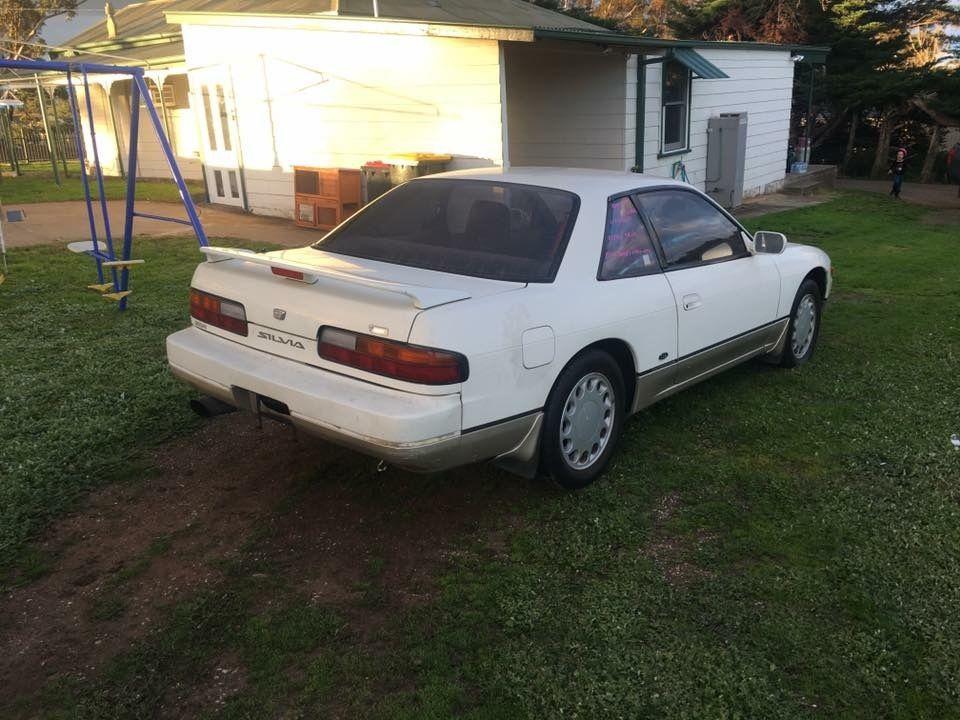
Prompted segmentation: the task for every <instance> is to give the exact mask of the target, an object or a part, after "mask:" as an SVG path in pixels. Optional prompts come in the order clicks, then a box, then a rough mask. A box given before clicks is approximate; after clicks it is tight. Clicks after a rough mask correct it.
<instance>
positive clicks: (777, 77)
mask: <svg viewBox="0 0 960 720" xmlns="http://www.w3.org/2000/svg"><path fill="white" fill-rule="evenodd" d="M697 52H698V53H699V54H700V55H702V56H703V57H705V58H706V59H707V60H709V61H710V62H712V63H713V64H714V65H716V66H717V67H718V68H720V69H721V70H723V71H724V72H725V73H726V74H727V75H729V76H730V77H729V79H722V80H700V79H694V80H693V81H692V82H693V95H692V100H691V115H690V151H689V152H687V153H684V154H683V155H673V156H668V157H662V158H660V157H657V154H658V153H659V152H660V92H661V84H660V78H661V74H660V73H661V67H662V65H660V64H659V63H658V64H653V65H648V66H647V78H646V95H645V115H646V117H645V132H644V143H643V151H644V152H643V172H644V174H647V175H657V176H662V177H670V172H671V168H672V167H673V164H674V163H675V162H676V161H677V160H679V159H682V160H683V162H684V164H685V165H686V168H687V175H688V176H689V178H690V181H691V182H692V183H693V184H694V185H696V186H697V187H698V188H700V189H701V190H702V189H704V179H705V174H706V159H707V121H708V119H709V118H711V117H715V116H717V115H719V114H720V113H725V112H746V113H747V151H746V160H745V167H744V176H743V196H744V197H749V196H751V195H757V194H760V193H763V192H767V191H771V190H774V189H775V188H776V187H777V186H778V185H779V184H780V183H781V182H782V181H783V178H784V176H785V175H786V166H787V145H788V142H789V137H790V106H791V102H792V97H793V68H794V63H793V62H792V61H791V59H790V51H789V50H746V49H740V48H730V49H724V48H709V49H707V48H704V49H697Z"/></svg>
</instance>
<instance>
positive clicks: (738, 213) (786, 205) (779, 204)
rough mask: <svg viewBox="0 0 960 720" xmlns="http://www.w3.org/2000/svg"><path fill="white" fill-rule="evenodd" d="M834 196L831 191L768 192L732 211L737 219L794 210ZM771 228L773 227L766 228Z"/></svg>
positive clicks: (750, 198) (750, 199)
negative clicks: (814, 192) (795, 193)
mask: <svg viewBox="0 0 960 720" xmlns="http://www.w3.org/2000/svg"><path fill="white" fill-rule="evenodd" d="M833 198H834V194H833V193H829V192H824V193H817V194H813V195H787V194H786V193H770V194H769V195H755V196H753V197H749V198H747V199H746V200H744V201H743V205H741V206H740V207H738V208H737V209H736V210H734V211H733V215H734V217H736V218H737V219H738V220H745V219H747V218H753V217H759V216H761V215H769V214H770V213H776V212H783V211H784V210H796V209H798V208H805V207H811V206H813V205H819V204H821V203H825V202H827V201H828V200H832V199H833ZM767 229H768V230H773V229H774V228H767Z"/></svg>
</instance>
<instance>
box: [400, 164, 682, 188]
mask: <svg viewBox="0 0 960 720" xmlns="http://www.w3.org/2000/svg"><path fill="white" fill-rule="evenodd" d="M431 178H434V179H436V178H451V179H453V178H456V179H462V180H500V181H503V182H512V183H519V184H521V185H539V186H541V187H549V188H556V189H558V190H568V191H570V192H573V193H577V194H581V193H601V194H605V195H615V194H617V193H621V192H627V191H629V190H636V189H639V188H646V187H663V186H671V185H679V186H685V187H690V186H689V185H686V184H685V183H682V182H679V181H677V180H670V179H668V178H662V177H654V176H651V175H642V174H638V173H632V172H620V171H617V170H591V169H587V168H559V167H510V168H502V167H487V168H473V169H470V170H453V171H452V172H444V173H437V174H435V175H425V176H423V177H421V178H418V179H420V180H426V179H431Z"/></svg>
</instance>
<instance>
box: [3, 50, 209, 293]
mask: <svg viewBox="0 0 960 720" xmlns="http://www.w3.org/2000/svg"><path fill="white" fill-rule="evenodd" d="M0 69H8V70H24V71H28V72H31V73H64V74H65V75H66V88H67V99H68V102H69V104H70V112H71V115H72V116H73V123H74V127H75V128H76V130H77V132H76V139H77V157H78V158H79V160H80V184H81V185H82V187H83V197H84V201H85V203H86V209H87V220H88V222H89V226H90V241H91V244H90V247H89V249H87V250H85V251H84V252H86V254H88V255H90V256H91V257H92V258H93V259H94V261H95V262H96V266H97V279H98V282H99V283H100V285H101V286H103V285H112V287H113V292H112V293H109V294H107V297H110V298H112V299H116V300H117V301H118V307H119V309H120V310H121V311H122V310H125V309H126V307H127V297H128V296H129V294H130V291H129V288H130V266H131V265H133V264H135V263H137V262H142V261H132V259H131V257H130V253H131V252H132V250H133V224H134V219H135V218H138V217H139V218H149V219H151V220H162V221H165V222H172V223H179V224H181V225H189V226H191V227H192V228H193V231H194V233H195V234H196V236H197V241H198V242H199V243H200V246H201V247H206V246H208V245H209V244H210V243H209V242H208V241H207V235H206V233H205V232H204V230H203V225H202V224H201V223H200V216H199V214H198V213H197V208H196V205H194V202H193V198H191V197H190V192H189V191H188V190H187V186H186V183H185V182H184V180H183V175H182V174H181V173H180V168H179V166H178V165H177V160H176V157H175V156H174V154H173V150H172V148H171V147H170V142H169V140H168V139H167V135H166V133H165V132H164V129H163V123H162V122H161V121H160V116H159V115H158V114H157V109H156V107H155V106H154V104H153V98H152V97H151V96H150V91H149V89H148V88H147V83H146V78H145V75H144V69H143V68H140V67H130V66H122V65H102V64H98V63H73V62H65V61H59V60H3V59H0ZM91 74H109V75H127V76H129V77H130V80H131V86H130V132H129V142H128V144H129V154H128V157H127V164H126V167H127V178H126V179H127V188H126V208H125V214H124V224H123V244H122V246H121V248H120V254H119V255H117V253H116V249H115V247H114V237H113V234H112V232H111V228H110V217H109V214H108V212H107V200H106V197H105V196H104V187H103V168H102V167H101V165H100V151H99V149H98V148H97V137H96V132H94V121H93V106H92V104H91V101H90V85H89V77H88V76H89V75H91ZM77 76H79V77H80V78H81V80H82V87H83V90H84V98H85V101H86V102H85V105H86V108H85V109H86V115H87V118H86V124H87V127H88V128H89V130H90V133H89V134H90V149H91V151H92V155H93V158H92V159H93V168H92V169H93V171H94V172H93V173H92V174H93V175H94V177H95V180H96V183H97V190H98V195H99V205H100V214H101V216H102V224H103V236H102V237H98V234H97V222H96V217H95V215H96V214H95V212H94V202H93V197H92V195H91V192H90V176H89V174H88V172H87V157H86V152H85V150H84V141H83V133H82V131H81V127H82V125H81V113H80V108H79V103H78V102H77V94H76V90H75V88H74V78H75V77H77ZM141 100H142V101H143V104H144V107H145V108H146V110H147V115H148V116H149V120H150V123H151V124H152V125H153V129H154V130H155V131H156V134H157V138H158V140H159V141H160V147H161V149H162V150H163V154H164V156H165V157H166V160H167V164H168V165H169V167H170V173H171V174H172V175H173V180H174V182H175V183H176V184H177V189H178V190H179V192H180V200H181V201H182V202H183V207H184V210H185V211H186V213H187V219H186V220H184V219H182V218H175V217H167V216H165V215H152V214H149V213H141V212H137V210H136V189H137V173H136V168H137V145H138V140H139V134H140V103H141ZM105 270H106V271H107V272H109V275H110V282H109V283H104V274H105V273H104V271H105Z"/></svg>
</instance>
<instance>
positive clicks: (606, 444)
mask: <svg viewBox="0 0 960 720" xmlns="http://www.w3.org/2000/svg"><path fill="white" fill-rule="evenodd" d="M625 410H626V397H625V392H624V383H623V374H622V372H621V371H620V366H619V365H618V364H617V362H616V361H615V360H614V359H613V358H612V357H610V355H608V354H607V353H605V352H603V351H601V350H588V351H587V352H585V353H583V354H582V355H580V356H579V357H576V358H574V360H573V361H572V362H571V363H570V364H569V365H567V367H565V368H564V369H563V372H561V373H560V377H558V378H557V382H556V383H555V384H554V387H553V390H552V392H551V393H550V397H549V398H548V399H547V405H546V408H545V412H544V423H543V435H542V436H541V439H540V448H541V454H540V460H541V467H542V469H543V470H544V471H545V472H546V473H547V474H549V475H550V476H551V477H552V478H553V479H554V480H555V481H556V482H557V483H559V484H560V485H561V486H563V487H565V488H567V489H570V490H575V489H579V488H582V487H586V486H587V485H589V484H590V483H592V482H593V481H594V480H596V479H597V478H598V477H600V475H602V474H603V471H604V470H605V469H606V467H607V464H608V463H609V462H610V458H611V457H612V455H613V453H614V449H615V448H616V445H617V441H618V440H619V438H620V430H621V428H622V427H623V420H624V415H625V414H626V412H625ZM578 413H579V415H578Z"/></svg>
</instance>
